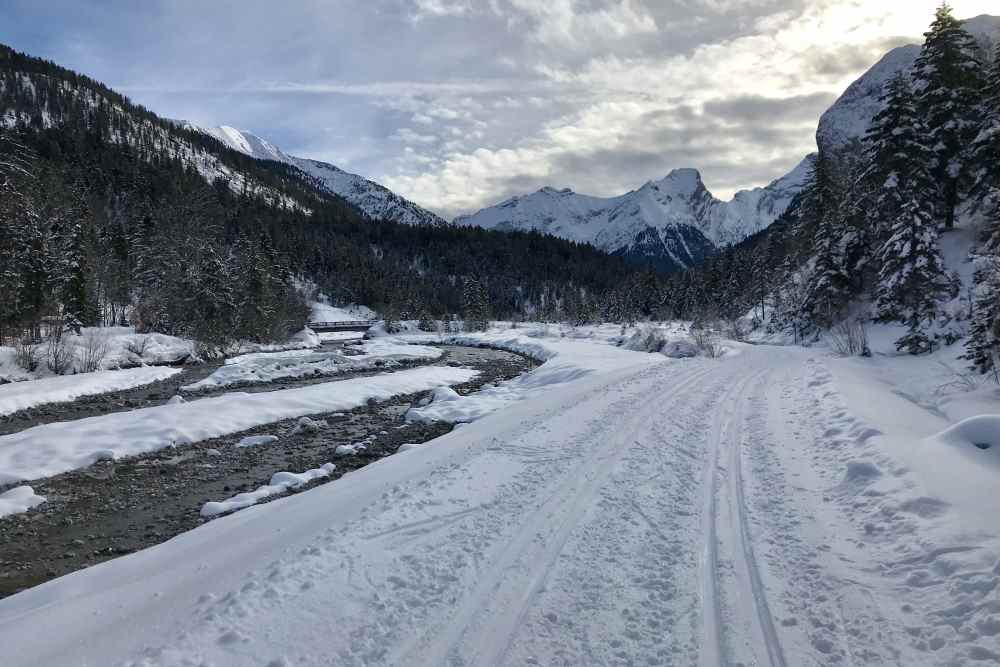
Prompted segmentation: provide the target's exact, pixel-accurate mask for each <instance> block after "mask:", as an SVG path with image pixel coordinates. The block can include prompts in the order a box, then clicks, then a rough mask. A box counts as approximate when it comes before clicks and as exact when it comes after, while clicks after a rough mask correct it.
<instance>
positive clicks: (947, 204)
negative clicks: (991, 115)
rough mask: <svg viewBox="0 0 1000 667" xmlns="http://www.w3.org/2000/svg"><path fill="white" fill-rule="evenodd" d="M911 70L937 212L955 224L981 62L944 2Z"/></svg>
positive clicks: (972, 41)
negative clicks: (929, 153) (922, 122)
mask: <svg viewBox="0 0 1000 667" xmlns="http://www.w3.org/2000/svg"><path fill="white" fill-rule="evenodd" d="M924 37H925V41H924V46H923V49H922V50H921V52H920V57H919V58H917V62H916V65H915V70H914V79H915V81H916V90H917V101H918V108H919V111H920V115H921V116H922V117H923V118H925V119H926V123H927V129H928V131H927V133H926V135H925V138H924V145H925V147H926V148H927V149H928V150H929V151H930V152H931V154H932V155H933V161H932V164H931V167H932V173H933V175H934V177H935V180H936V182H937V192H938V197H937V214H938V215H939V216H940V218H941V220H942V221H943V223H944V226H945V228H946V229H951V228H952V227H954V225H955V210H956V208H957V207H958V204H959V197H960V193H961V187H962V180H963V178H964V177H965V176H966V175H967V173H966V164H965V162H966V160H967V157H968V156H967V154H966V153H967V146H968V145H969V144H970V143H971V142H972V140H973V139H974V138H975V135H976V132H977V130H978V119H977V111H978V109H979V101H980V95H981V88H982V65H981V63H980V62H979V61H978V60H977V58H976V51H977V46H976V41H975V39H974V38H973V37H972V35H970V34H969V33H968V32H967V31H966V30H965V29H964V28H963V27H962V23H961V21H959V20H958V19H956V18H955V17H954V15H953V14H952V9H951V7H950V6H949V5H948V4H947V3H944V4H942V5H941V7H939V8H938V10H937V12H936V13H935V16H934V22H933V23H932V24H931V26H930V30H928V31H927V32H926V33H924Z"/></svg>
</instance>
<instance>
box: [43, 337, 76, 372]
mask: <svg viewBox="0 0 1000 667" xmlns="http://www.w3.org/2000/svg"><path fill="white" fill-rule="evenodd" d="M45 365H46V366H48V368H49V370H50V371H52V372H53V373H55V374H56V375H65V374H66V371H68V370H69V369H70V367H71V366H72V365H73V350H71V349H70V347H69V346H68V345H67V344H66V339H65V338H64V337H63V335H62V330H61V329H58V328H54V329H52V331H50V332H49V337H48V340H47V341H46V342H45Z"/></svg>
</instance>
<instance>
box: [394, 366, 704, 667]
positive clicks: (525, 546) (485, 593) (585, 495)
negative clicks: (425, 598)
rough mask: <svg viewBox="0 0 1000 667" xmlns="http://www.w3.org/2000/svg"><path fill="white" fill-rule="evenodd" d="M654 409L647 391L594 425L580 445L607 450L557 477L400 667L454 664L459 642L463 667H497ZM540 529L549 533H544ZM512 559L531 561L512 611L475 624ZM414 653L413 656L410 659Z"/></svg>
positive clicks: (657, 403)
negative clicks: (434, 633) (445, 621)
mask: <svg viewBox="0 0 1000 667" xmlns="http://www.w3.org/2000/svg"><path fill="white" fill-rule="evenodd" d="M661 370H662V369H661ZM714 370H715V368H714V367H711V366H709V367H705V366H701V367H698V368H696V369H693V370H692V371H690V372H689V373H688V374H687V375H686V376H684V377H682V378H680V379H679V381H678V383H677V384H674V385H672V386H671V387H670V390H671V392H672V393H675V394H682V393H683V392H684V391H685V390H686V389H688V388H690V387H692V386H694V385H696V384H697V383H698V382H699V381H700V380H701V379H702V378H704V377H705V376H707V375H709V374H710V373H712V372H713V371H714ZM661 411H662V397H661V396H659V395H657V394H650V395H649V396H648V397H647V398H645V399H643V400H642V402H641V403H640V404H639V405H636V406H633V409H632V411H631V412H630V413H629V414H628V415H627V416H626V417H625V418H624V419H625V421H624V424H622V425H620V426H618V425H613V424H607V423H602V424H600V426H598V427H595V428H594V429H593V431H592V432H591V433H590V434H588V437H587V440H588V441H589V440H593V439H594V438H593V436H596V435H597V434H598V433H601V432H602V431H606V430H610V429H614V430H615V432H614V433H613V434H611V435H610V436H609V437H608V440H609V441H610V443H611V444H612V446H610V447H605V448H602V449H601V450H599V451H597V452H595V455H594V456H590V457H586V456H585V457H583V459H584V460H583V463H582V464H580V465H579V466H578V467H577V468H576V469H575V470H573V471H569V472H567V473H566V474H565V476H564V480H563V481H562V482H561V483H560V484H559V485H558V486H557V487H556V488H555V489H554V490H553V492H552V493H551V494H550V495H549V496H548V497H547V498H546V499H545V500H544V501H543V502H542V503H541V504H540V505H539V507H538V508H537V509H536V510H535V511H534V512H532V513H531V515H530V516H529V517H528V518H527V519H526V521H525V522H524V523H523V524H522V525H521V527H520V529H519V530H518V531H517V532H516V534H515V535H514V537H513V539H512V540H511V541H510V542H509V543H507V545H506V546H505V547H504V549H503V551H502V552H501V553H500V554H499V555H498V556H497V557H496V558H495V559H492V563H491V564H490V567H489V573H488V574H487V575H486V576H485V577H484V578H483V579H481V580H480V581H479V583H478V585H477V586H476V587H475V589H473V590H472V591H470V592H469V593H468V594H466V595H465V596H464V599H463V600H462V601H461V602H459V603H458V605H457V606H456V610H455V612H454V613H453V614H452V619H453V620H454V623H453V624H452V625H451V626H450V627H449V628H447V629H446V632H445V634H444V636H443V637H441V638H439V639H437V640H435V641H434V642H433V645H432V647H430V648H431V650H430V652H429V653H427V654H423V652H419V651H417V652H414V653H411V654H410V655H407V656H405V659H404V662H405V664H416V663H415V662H412V661H414V660H415V661H417V662H419V663H420V664H433V665H440V664H452V663H454V662H455V661H456V660H457V659H458V656H457V655H455V653H456V651H457V650H458V649H459V647H460V646H461V645H463V644H464V645H466V646H472V647H481V649H482V650H481V651H480V652H479V654H477V655H476V656H474V657H472V658H471V659H468V660H467V662H468V663H469V664H477V665H479V664H483V665H495V664H502V663H503V661H504V659H505V658H506V656H507V655H508V654H509V652H510V650H511V649H512V647H513V645H514V640H515V639H516V637H517V634H518V630H519V629H520V627H521V626H522V625H523V624H524V621H525V618H526V616H527V614H528V613H529V612H530V611H531V609H532V608H533V603H534V601H535V600H536V598H537V596H538V594H539V592H540V591H541V590H542V589H543V588H544V586H545V582H546V581H547V580H548V578H549V575H550V573H551V571H552V569H553V566H554V564H555V563H556V562H557V560H558V558H559V555H560V554H561V553H562V551H563V549H564V547H565V545H566V542H567V541H568V540H569V538H570V536H571V534H572V533H573V531H574V529H575V528H576V527H577V526H578V525H579V523H580V521H581V520H582V518H583V517H584V515H585V514H586V513H587V511H588V510H589V509H590V508H591V506H592V505H593V501H594V499H595V498H596V496H597V494H598V492H599V491H600V490H601V488H602V487H603V486H604V484H605V483H606V482H607V481H608V479H609V478H610V477H611V474H612V473H613V472H614V470H615V465H614V462H615V461H616V460H617V459H618V458H619V457H620V456H621V455H622V453H623V452H624V451H625V450H626V449H627V448H628V447H629V446H631V445H633V444H634V442H635V440H636V438H637V436H638V435H639V433H640V432H642V431H643V430H644V429H646V428H647V427H648V423H649V421H650V420H651V419H655V418H656V417H657V416H658V415H659V414H660V413H661ZM622 427H624V428H622ZM553 524H555V525H553ZM547 526H548V527H549V530H546V527H547ZM544 533H548V535H549V537H548V539H539V536H540V535H542V534H544ZM519 562H527V563H531V564H532V567H531V574H530V577H528V578H527V579H524V580H522V581H520V582H518V586H519V587H520V588H521V593H520V596H519V602H518V604H517V605H515V606H514V607H513V608H503V607H501V608H499V609H498V610H497V612H496V614H495V615H494V616H493V617H491V618H490V619H489V622H488V623H482V622H477V621H478V620H481V619H479V618H478V615H479V614H480V613H481V612H482V611H484V610H487V611H488V610H489V603H490V601H491V600H492V599H493V597H494V591H495V590H497V589H499V588H500V587H501V586H503V585H504V584H505V583H506V584H509V583H510V573H511V571H512V570H513V569H514V568H516V566H517V564H518V563H519ZM472 633H479V634H481V635H484V636H482V637H480V638H479V640H478V641H473V640H471V638H470V636H469V635H470V634H472ZM418 652H419V653H421V654H420V655H417V654H416V653H418Z"/></svg>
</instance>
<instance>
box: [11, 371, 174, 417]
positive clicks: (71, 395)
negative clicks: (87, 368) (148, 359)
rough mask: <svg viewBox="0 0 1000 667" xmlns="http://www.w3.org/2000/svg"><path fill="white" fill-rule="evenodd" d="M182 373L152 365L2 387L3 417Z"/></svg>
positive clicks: (64, 376)
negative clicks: (36, 407) (47, 404)
mask: <svg viewBox="0 0 1000 667" xmlns="http://www.w3.org/2000/svg"><path fill="white" fill-rule="evenodd" d="M180 372H181V371H180V369H179V368H164V367H153V366H150V367H141V368H128V369H125V370H120V371H97V372H95V373H82V374H80V375H56V376H52V377H47V378H41V379H38V380H26V381H23V382H12V383H10V384H4V385H0V417H2V416H4V415H9V414H11V413H12V412H17V411H18V410H25V409H27V408H33V407H35V406H38V405H45V404H46V403H61V402H65V401H72V400H75V399H77V398H80V397H81V396H93V395H95V394H103V393H106V392H109V391H121V390H123V389H131V388H132V387H139V386H142V385H144V384H150V383H152V382H159V381H160V380H165V379H167V378H169V377H170V376H172V375H176V374H177V373H180Z"/></svg>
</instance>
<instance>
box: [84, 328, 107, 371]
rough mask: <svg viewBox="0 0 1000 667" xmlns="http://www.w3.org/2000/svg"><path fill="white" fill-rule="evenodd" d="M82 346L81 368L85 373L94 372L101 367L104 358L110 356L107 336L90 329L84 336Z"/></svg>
mask: <svg viewBox="0 0 1000 667" xmlns="http://www.w3.org/2000/svg"><path fill="white" fill-rule="evenodd" d="M79 348H80V352H81V355H80V370H82V371H83V372H84V373H93V372H94V371H97V370H100V369H101V364H103V363H104V358H105V357H107V356H108V350H109V348H110V345H109V344H108V339H107V336H104V335H102V334H99V333H97V332H96V331H88V332H87V333H86V335H84V337H83V342H82V343H81V344H80V345H79Z"/></svg>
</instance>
